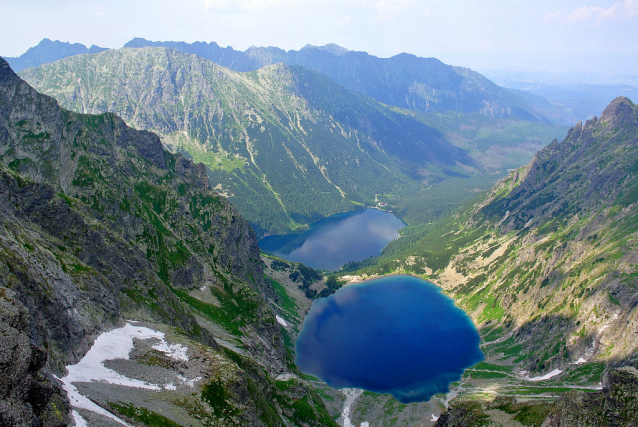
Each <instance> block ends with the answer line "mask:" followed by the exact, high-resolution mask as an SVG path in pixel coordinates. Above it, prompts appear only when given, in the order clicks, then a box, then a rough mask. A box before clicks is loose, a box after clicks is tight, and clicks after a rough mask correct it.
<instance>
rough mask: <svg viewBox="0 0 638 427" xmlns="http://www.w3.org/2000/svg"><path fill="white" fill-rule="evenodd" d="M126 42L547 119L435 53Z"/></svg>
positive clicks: (433, 103) (393, 100)
mask: <svg viewBox="0 0 638 427" xmlns="http://www.w3.org/2000/svg"><path fill="white" fill-rule="evenodd" d="M124 47H168V48H172V49H177V50H180V51H182V52H185V53H192V54H196V55H199V56H201V57H202V58H206V59H208V60H210V61H213V62H215V63H217V64H219V65H222V66H224V67H228V68H230V69H233V70H237V71H253V70H256V69H258V68H261V67H263V66H265V65H270V64H275V63H278V62H283V63H285V64H288V65H301V66H303V67H306V68H310V69H312V70H315V71H317V72H320V73H322V74H325V75H327V76H328V77H330V78H331V79H333V80H334V81H336V82H337V83H339V84H340V85H342V86H343V87H345V88H346V89H348V90H351V91H353V92H355V93H358V94H361V95H365V96H369V97H372V98H374V99H376V100H378V101H380V102H383V103H385V104H389V105H395V106H397V107H401V108H407V109H411V110H416V111H431V112H443V111H457V112H461V113H470V112H480V113H481V114H485V115H487V116H491V117H515V118H520V119H524V120H531V121H543V122H545V121H546V119H545V118H544V117H543V116H542V115H541V114H538V113H537V112H536V110H535V109H534V107H533V106H532V104H530V103H529V102H527V101H526V100H524V99H523V98H521V97H520V96H517V95H515V94H512V93H510V92H509V91H507V90H506V89H503V88H501V87H499V86H497V85H495V84H494V83H492V82H491V81H489V80H488V79H486V78H485V77H483V76H482V75H480V74H479V73H477V72H474V71H472V70H470V69H468V68H462V67H452V66H449V65H446V64H444V63H442V62H441V61H439V60H438V59H435V58H420V57H417V56H414V55H410V54H406V53H402V54H400V55H396V56H393V57H392V58H387V59H385V58H377V57H375V56H372V55H369V54H367V53H365V52H354V51H348V50H346V49H343V48H339V47H338V46H337V47H336V48H335V46H330V45H328V46H327V47H316V46H310V45H308V46H306V47H304V48H303V49H301V50H299V51H294V50H291V51H288V52H286V51H285V50H282V49H279V48H275V47H267V48H266V47H251V48H249V49H248V50H246V52H239V51H235V50H234V49H232V48H230V47H228V48H221V47H220V46H219V45H217V43H215V42H211V43H203V42H196V43H192V44H188V43H184V42H153V41H149V40H145V39H141V38H135V39H133V40H131V41H130V42H128V43H127V44H126V45H125V46H124Z"/></svg>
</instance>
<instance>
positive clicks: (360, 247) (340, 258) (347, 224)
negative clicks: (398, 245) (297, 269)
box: [259, 209, 405, 271]
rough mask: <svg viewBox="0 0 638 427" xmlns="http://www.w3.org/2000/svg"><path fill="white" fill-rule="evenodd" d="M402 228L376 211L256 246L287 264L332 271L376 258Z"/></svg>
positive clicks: (336, 218)
mask: <svg viewBox="0 0 638 427" xmlns="http://www.w3.org/2000/svg"><path fill="white" fill-rule="evenodd" d="M404 225H405V224H403V222H402V221H401V220H400V219H398V218H397V217H396V216H394V215H393V214H391V213H389V212H383V211H380V210H377V209H365V210H359V211H354V212H344V213H339V214H336V215H332V216H330V217H328V218H325V219H322V220H321V221H318V222H316V223H315V224H313V225H311V226H310V229H309V230H308V231H305V232H303V233H299V234H287V235H283V236H268V237H265V238H263V239H261V240H260V241H259V246H260V247H261V249H262V250H265V251H269V252H272V253H274V254H275V255H277V256H279V257H281V258H283V259H286V260H288V261H293V262H301V263H303V264H305V265H307V266H309V267H312V268H319V269H324V270H331V271H334V270H337V269H338V268H339V267H341V266H342V265H344V264H345V263H347V262H350V261H361V260H363V259H366V258H368V257H371V256H378V255H379V254H380V253H381V251H382V250H383V248H384V247H385V246H386V245H387V244H388V243H389V242H391V241H392V240H394V239H396V238H398V237H399V232H398V231H399V230H400V229H401V228H403V227H404Z"/></svg>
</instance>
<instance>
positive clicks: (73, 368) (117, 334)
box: [59, 323, 200, 426]
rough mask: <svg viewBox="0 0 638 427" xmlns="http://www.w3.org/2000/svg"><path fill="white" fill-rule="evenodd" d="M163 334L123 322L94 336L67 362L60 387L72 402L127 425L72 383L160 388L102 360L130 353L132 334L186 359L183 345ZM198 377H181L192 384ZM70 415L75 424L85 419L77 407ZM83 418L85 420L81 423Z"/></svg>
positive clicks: (180, 358)
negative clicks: (82, 351) (78, 356)
mask: <svg viewBox="0 0 638 427" xmlns="http://www.w3.org/2000/svg"><path fill="white" fill-rule="evenodd" d="M164 337H165V334H164V333H163V332H158V331H154V330H152V329H149V328H145V327H141V326H134V325H132V324H131V323H127V324H126V326H124V327H122V328H118V329H114V330H112V331H109V332H104V333H103V334H101V335H100V336H99V337H97V339H96V340H95V342H94V343H93V345H92V346H91V348H90V349H89V351H88V352H87V353H86V355H85V356H84V357H83V358H82V360H80V361H79V362H78V363H77V364H75V365H70V366H67V367H66V369H67V372H68V373H67V375H66V376H65V377H64V378H60V379H59V380H60V381H61V382H62V388H63V389H64V390H65V391H66V392H67V394H68V397H69V401H70V402H71V406H73V407H74V408H78V409H86V410H88V411H91V412H95V413H96V414H100V415H103V416H105V417H108V418H110V419H112V420H114V421H116V422H118V423H120V424H122V425H125V426H128V424H127V423H126V422H124V421H123V420H121V419H120V418H118V417H117V416H115V415H113V414H112V413H110V412H108V411H107V410H105V409H104V408H102V407H101V406H98V405H97V404H95V403H94V402H93V401H91V400H90V399H88V398H87V397H85V396H83V395H82V394H81V393H80V392H79V391H78V389H77V388H76V387H75V386H74V385H73V383H90V382H101V383H106V384H114V385H121V386H125V387H135V388H142V389H146V390H161V388H160V386H158V385H156V384H150V383H148V382H145V381H140V380H136V379H133V378H128V377H126V376H124V375H122V374H120V373H118V372H116V371H114V370H113V369H110V368H107V367H106V366H104V362H105V361H107V360H116V359H124V360H128V359H129V354H130V353H131V350H133V346H134V345H133V338H138V339H141V340H147V339H155V340H159V341H160V343H159V344H156V345H154V346H153V348H154V349H155V350H158V351H161V352H163V353H166V354H167V355H168V356H169V357H171V358H173V359H175V360H182V361H186V360H188V357H187V356H186V351H187V348H186V347H184V346H182V345H180V344H171V345H169V344H168V343H167V342H166V340H165V339H164ZM199 379H200V378H199V377H198V378H195V379H193V380H190V381H186V379H185V378H184V382H185V383H187V384H189V385H191V386H192V384H191V382H192V383H194V382H195V381H197V380H199ZM171 386H172V387H175V386H173V385H172V384H169V385H167V386H166V387H165V389H166V390H171V388H170V387H171ZM173 389H175V388H173ZM76 414H77V416H76ZM73 417H74V419H75V421H76V424H77V425H78V426H82V425H86V421H84V419H83V418H82V417H81V416H80V414H79V413H77V412H76V411H73ZM78 420H79V421H78ZM83 421H84V424H81V423H82V422H83Z"/></svg>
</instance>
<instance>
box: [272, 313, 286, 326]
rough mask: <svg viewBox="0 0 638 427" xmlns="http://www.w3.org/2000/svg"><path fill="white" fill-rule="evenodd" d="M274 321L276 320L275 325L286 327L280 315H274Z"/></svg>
mask: <svg viewBox="0 0 638 427" xmlns="http://www.w3.org/2000/svg"><path fill="white" fill-rule="evenodd" d="M275 319H277V323H279V324H280V325H281V326H283V327H284V328H287V327H288V324H287V323H286V321H285V320H284V318H283V317H281V316H280V315H278V314H277V315H276V316H275Z"/></svg>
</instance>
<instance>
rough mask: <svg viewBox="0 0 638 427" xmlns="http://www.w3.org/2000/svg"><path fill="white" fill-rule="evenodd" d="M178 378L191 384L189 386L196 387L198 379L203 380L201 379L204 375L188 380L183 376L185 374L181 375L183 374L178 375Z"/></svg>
mask: <svg viewBox="0 0 638 427" xmlns="http://www.w3.org/2000/svg"><path fill="white" fill-rule="evenodd" d="M177 378H179V379H180V380H182V382H183V383H184V384H186V385H187V386H189V387H195V383H196V382H197V381H199V380H201V379H202V377H197V378H193V379H192V380H187V379H186V378H184V377H183V376H181V375H178V376H177Z"/></svg>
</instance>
